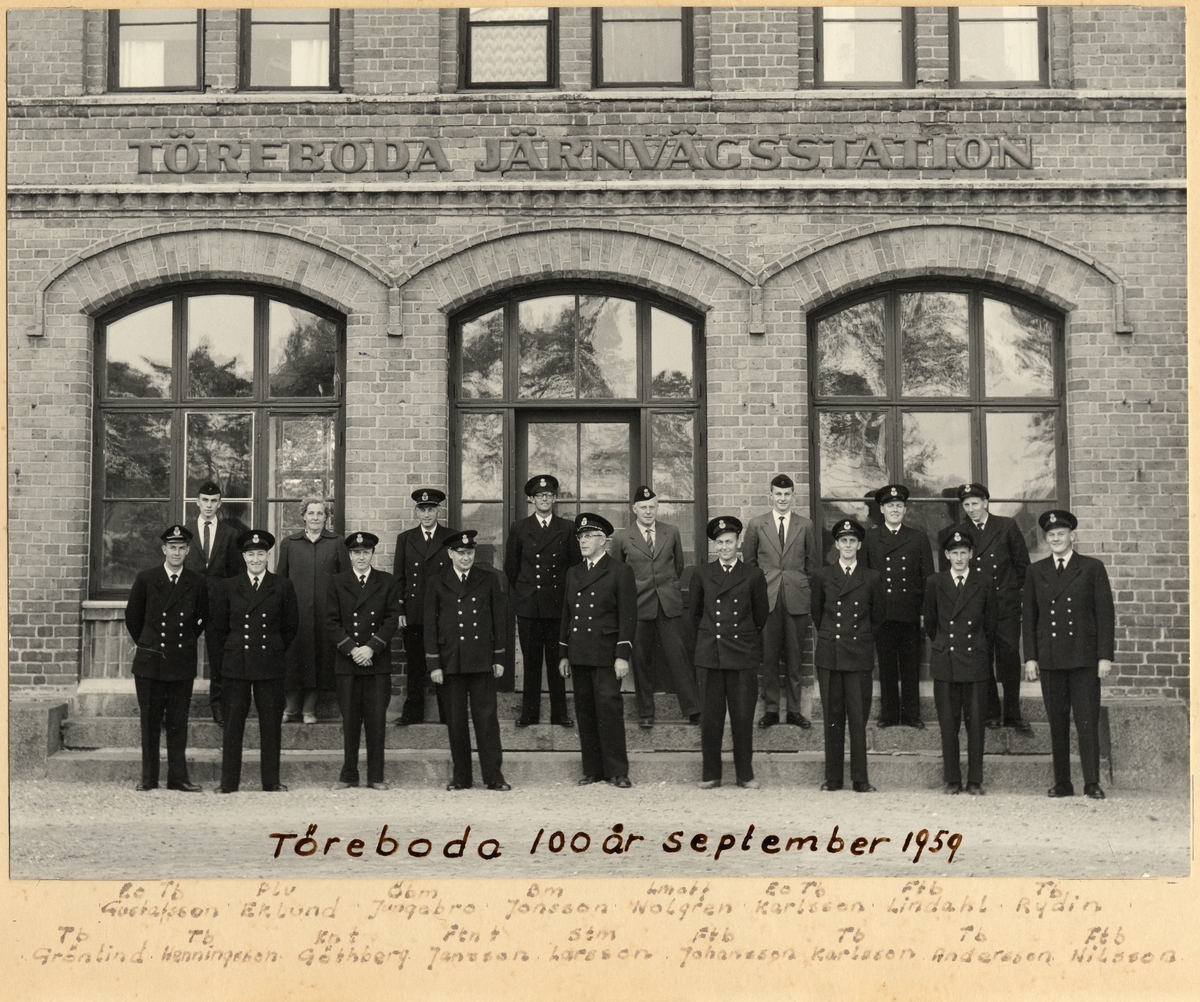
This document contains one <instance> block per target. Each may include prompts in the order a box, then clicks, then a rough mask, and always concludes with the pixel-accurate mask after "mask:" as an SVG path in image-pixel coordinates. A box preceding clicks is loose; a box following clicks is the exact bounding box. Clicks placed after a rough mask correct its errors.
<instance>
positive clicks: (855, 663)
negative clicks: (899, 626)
mask: <svg viewBox="0 0 1200 1002" xmlns="http://www.w3.org/2000/svg"><path fill="white" fill-rule="evenodd" d="M886 612H887V605H886V599H885V598H884V592H883V576H882V575H881V574H880V573H879V571H873V570H871V569H870V568H869V567H867V566H866V564H864V563H863V562H862V560H861V559H860V560H859V561H858V563H857V564H856V565H855V567H854V573H853V574H851V575H850V577H849V578H847V577H846V575H845V574H843V573H842V565H841V564H840V563H835V564H830V565H828V566H827V567H822V568H821V569H820V570H819V571H817V573H816V574H814V575H813V579H812V617H813V623H814V625H815V626H816V629H817V653H816V665H817V667H818V668H828V669H830V670H832V671H871V670H873V669H874V667H875V631H876V630H877V629H879V627H880V626H881V625H882V624H883V622H884V620H885V618H886Z"/></svg>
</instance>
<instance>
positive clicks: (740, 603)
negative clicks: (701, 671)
mask: <svg viewBox="0 0 1200 1002" xmlns="http://www.w3.org/2000/svg"><path fill="white" fill-rule="evenodd" d="M690 600H691V613H692V619H693V620H695V622H696V655H695V661H696V665H697V666H698V667H700V668H721V669H724V670H727V671H743V670H746V669H750V670H751V671H757V670H758V668H759V665H761V664H762V628H763V627H764V626H765V625H766V622H767V617H768V616H769V615H770V613H771V607H770V602H769V600H768V598H767V579H766V576H765V575H764V574H763V572H762V571H761V570H760V569H759V568H757V567H748V566H747V565H746V564H745V563H744V562H742V561H740V560H739V561H738V562H737V563H735V564H734V565H733V567H732V568H731V569H730V570H729V571H726V570H725V569H724V568H723V567H722V566H721V561H720V560H714V561H712V562H711V563H708V564H704V565H703V566H702V567H698V568H697V569H696V575H695V577H694V578H692V586H691V594H690Z"/></svg>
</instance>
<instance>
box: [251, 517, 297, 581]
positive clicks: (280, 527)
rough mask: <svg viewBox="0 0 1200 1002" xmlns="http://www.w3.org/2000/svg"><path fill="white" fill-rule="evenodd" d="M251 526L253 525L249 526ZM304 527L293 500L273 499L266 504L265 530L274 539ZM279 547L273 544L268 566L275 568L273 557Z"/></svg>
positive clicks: (276, 554) (274, 557)
mask: <svg viewBox="0 0 1200 1002" xmlns="http://www.w3.org/2000/svg"><path fill="white" fill-rule="evenodd" d="M251 528H253V526H252V527H251ZM303 528H304V517H303V516H302V515H301V514H300V506H299V505H298V504H297V503H296V502H295V501H273V502H271V503H270V504H268V505H267V532H269V533H271V535H272V536H274V537H275V539H276V540H281V539H283V537H284V536H287V535H290V534H291V533H293V532H299V531H300V530H301V529H303ZM278 553H279V547H278V545H276V546H275V548H274V549H273V550H271V553H270V557H269V560H270V567H271V570H272V571H274V570H275V559H276V557H277V556H278Z"/></svg>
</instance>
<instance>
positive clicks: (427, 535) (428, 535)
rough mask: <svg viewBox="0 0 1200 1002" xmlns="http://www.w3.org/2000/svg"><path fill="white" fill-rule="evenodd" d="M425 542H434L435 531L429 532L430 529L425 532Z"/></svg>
mask: <svg viewBox="0 0 1200 1002" xmlns="http://www.w3.org/2000/svg"><path fill="white" fill-rule="evenodd" d="M425 542H427V543H432V542H433V533H432V532H428V531H427V532H426V533H425Z"/></svg>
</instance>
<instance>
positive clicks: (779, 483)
mask: <svg viewBox="0 0 1200 1002" xmlns="http://www.w3.org/2000/svg"><path fill="white" fill-rule="evenodd" d="M771 486H772V487H782V488H783V489H784V490H791V489H792V488H793V487H795V486H796V485H795V484H794V483H793V482H792V478H791V477H789V476H788V475H787V474H786V473H780V474H779V475H778V476H777V477H775V479H773V480H772V481H771Z"/></svg>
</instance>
